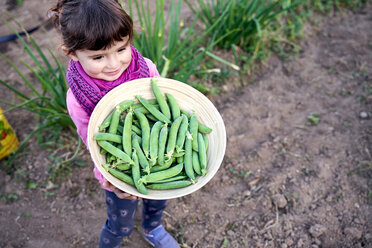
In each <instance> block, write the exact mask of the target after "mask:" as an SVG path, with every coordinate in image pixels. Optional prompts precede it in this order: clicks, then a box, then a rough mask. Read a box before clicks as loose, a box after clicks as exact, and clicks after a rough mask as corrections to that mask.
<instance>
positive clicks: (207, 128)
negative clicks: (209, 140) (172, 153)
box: [181, 109, 213, 134]
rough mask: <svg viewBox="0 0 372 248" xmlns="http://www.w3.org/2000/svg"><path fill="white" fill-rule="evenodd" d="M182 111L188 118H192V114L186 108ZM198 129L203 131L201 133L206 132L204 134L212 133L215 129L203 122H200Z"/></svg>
mask: <svg viewBox="0 0 372 248" xmlns="http://www.w3.org/2000/svg"><path fill="white" fill-rule="evenodd" d="M181 113H182V114H184V115H186V116H187V118H190V117H191V115H190V114H189V113H187V112H186V111H185V110H183V109H181ZM198 131H199V132H201V133H204V134H209V133H211V132H212V131H213V130H212V128H210V127H207V126H206V125H204V124H202V123H200V122H199V124H198Z"/></svg>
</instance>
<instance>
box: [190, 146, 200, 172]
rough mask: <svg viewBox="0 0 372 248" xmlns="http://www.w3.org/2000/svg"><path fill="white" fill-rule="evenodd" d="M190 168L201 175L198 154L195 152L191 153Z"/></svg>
mask: <svg viewBox="0 0 372 248" xmlns="http://www.w3.org/2000/svg"><path fill="white" fill-rule="evenodd" d="M192 167H193V168H194V171H195V172H196V174H198V175H201V170H200V163H199V154H198V153H197V152H196V151H192Z"/></svg>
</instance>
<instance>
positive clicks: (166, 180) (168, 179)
mask: <svg viewBox="0 0 372 248" xmlns="http://www.w3.org/2000/svg"><path fill="white" fill-rule="evenodd" d="M187 178H188V177H187V176H186V175H177V176H174V177H170V178H166V179H163V180H159V181H157V182H156V183H166V182H172V181H178V180H183V179H187Z"/></svg>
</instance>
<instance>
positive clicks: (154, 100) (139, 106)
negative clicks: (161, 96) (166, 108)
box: [132, 99, 159, 109]
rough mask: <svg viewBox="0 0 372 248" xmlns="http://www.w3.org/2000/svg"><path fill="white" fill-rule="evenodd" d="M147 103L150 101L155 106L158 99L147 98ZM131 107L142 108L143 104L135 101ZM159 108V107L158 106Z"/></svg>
mask: <svg viewBox="0 0 372 248" xmlns="http://www.w3.org/2000/svg"><path fill="white" fill-rule="evenodd" d="M147 101H148V102H149V103H151V104H152V105H154V106H157V103H158V101H157V100H156V99H149V100H147ZM132 108H133V109H137V108H144V107H143V105H142V103H136V104H133V105H132ZM158 108H159V107H158Z"/></svg>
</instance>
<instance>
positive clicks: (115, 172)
mask: <svg viewBox="0 0 372 248" xmlns="http://www.w3.org/2000/svg"><path fill="white" fill-rule="evenodd" d="M102 167H103V168H104V169H105V170H107V171H108V172H110V173H111V174H112V175H113V176H114V177H116V178H118V179H120V180H122V181H123V182H126V183H128V184H130V185H132V186H134V182H133V179H132V178H131V177H130V176H128V175H127V174H125V173H123V172H121V171H118V170H116V169H114V168H110V167H108V165H107V164H102Z"/></svg>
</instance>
